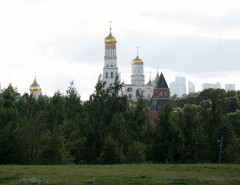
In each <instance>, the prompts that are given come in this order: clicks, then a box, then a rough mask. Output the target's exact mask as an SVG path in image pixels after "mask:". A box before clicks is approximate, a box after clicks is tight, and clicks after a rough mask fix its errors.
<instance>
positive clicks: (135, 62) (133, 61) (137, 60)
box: [132, 46, 143, 65]
mask: <svg viewBox="0 0 240 185" xmlns="http://www.w3.org/2000/svg"><path fill="white" fill-rule="evenodd" d="M138 48H139V47H138V46H137V57H136V58H135V59H133V60H132V64H133V65H134V64H138V65H143V60H142V59H140V58H139V56H138Z"/></svg>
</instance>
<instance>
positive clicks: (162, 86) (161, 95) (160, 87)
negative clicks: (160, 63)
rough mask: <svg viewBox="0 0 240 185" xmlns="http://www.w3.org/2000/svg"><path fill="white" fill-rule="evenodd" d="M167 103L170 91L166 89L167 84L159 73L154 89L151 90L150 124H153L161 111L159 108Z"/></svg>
mask: <svg viewBox="0 0 240 185" xmlns="http://www.w3.org/2000/svg"><path fill="white" fill-rule="evenodd" d="M169 101H170V89H169V88H168V85H167V82H166V80H165V78H164V76H163V74H162V73H161V75H160V77H159V79H158V80H157V82H156V87H154V89H153V97H152V102H151V105H150V118H151V122H152V123H154V121H155V119H156V118H157V116H158V113H159V111H161V107H162V106H163V105H164V104H165V103H167V102H169Z"/></svg>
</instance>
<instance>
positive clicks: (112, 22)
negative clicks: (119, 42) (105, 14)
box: [109, 20, 113, 32]
mask: <svg viewBox="0 0 240 185" xmlns="http://www.w3.org/2000/svg"><path fill="white" fill-rule="evenodd" d="M109 23H110V32H111V31H112V23H113V22H112V21H111V20H110V21H109Z"/></svg>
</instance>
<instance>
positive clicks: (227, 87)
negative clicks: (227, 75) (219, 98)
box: [225, 84, 235, 91]
mask: <svg viewBox="0 0 240 185" xmlns="http://www.w3.org/2000/svg"><path fill="white" fill-rule="evenodd" d="M225 90H226V91H235V84H225Z"/></svg>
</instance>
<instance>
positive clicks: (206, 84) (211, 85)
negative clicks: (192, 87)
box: [202, 82, 221, 90]
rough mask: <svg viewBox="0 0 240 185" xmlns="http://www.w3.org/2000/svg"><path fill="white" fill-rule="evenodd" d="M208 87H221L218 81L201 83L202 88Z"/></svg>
mask: <svg viewBox="0 0 240 185" xmlns="http://www.w3.org/2000/svg"><path fill="white" fill-rule="evenodd" d="M209 88H213V89H220V88H221V85H220V82H217V83H216V84H212V83H203V84H202V90H204V89H209Z"/></svg>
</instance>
